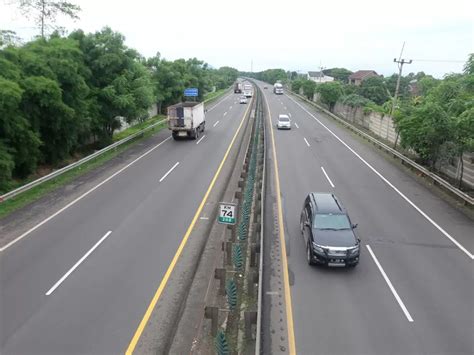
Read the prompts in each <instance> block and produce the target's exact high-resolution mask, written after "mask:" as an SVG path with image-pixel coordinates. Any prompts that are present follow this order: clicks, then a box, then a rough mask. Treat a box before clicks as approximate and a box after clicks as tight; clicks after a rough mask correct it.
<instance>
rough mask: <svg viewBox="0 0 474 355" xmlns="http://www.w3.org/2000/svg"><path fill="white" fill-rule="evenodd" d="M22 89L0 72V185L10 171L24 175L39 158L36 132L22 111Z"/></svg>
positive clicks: (5, 182) (30, 170)
mask: <svg viewBox="0 0 474 355" xmlns="http://www.w3.org/2000/svg"><path fill="white" fill-rule="evenodd" d="M22 95H23V90H22V89H21V88H20V86H19V85H18V84H17V83H15V82H13V81H11V80H7V79H5V78H3V77H2V76H0V171H3V169H5V170H4V171H3V172H2V173H0V189H5V188H6V187H7V186H8V181H9V180H10V179H11V177H12V175H17V176H20V177H25V176H27V175H28V174H30V173H31V172H33V171H34V169H35V168H36V164H37V161H38V159H39V150H38V147H39V145H40V144H41V142H40V140H39V138H38V136H37V135H36V134H35V133H34V132H33V131H32V129H31V126H30V124H29V122H28V121H27V120H26V119H25V117H24V116H23V115H22V112H21V110H20V103H21V101H22Z"/></svg>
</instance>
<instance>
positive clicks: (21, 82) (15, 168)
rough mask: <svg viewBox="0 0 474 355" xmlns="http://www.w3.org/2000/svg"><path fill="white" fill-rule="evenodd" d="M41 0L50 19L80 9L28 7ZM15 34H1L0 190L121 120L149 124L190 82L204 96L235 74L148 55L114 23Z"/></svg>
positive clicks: (107, 137)
mask: <svg viewBox="0 0 474 355" xmlns="http://www.w3.org/2000/svg"><path fill="white" fill-rule="evenodd" d="M43 3H44V4H45V6H46V10H45V11H49V10H48V6H53V7H54V6H56V8H55V10H54V11H57V12H56V13H54V11H53V12H51V13H49V14H46V15H48V16H49V15H51V16H55V14H59V13H61V12H64V11H66V13H67V14H69V15H71V16H73V15H74V13H73V12H69V11H74V9H75V7H74V6H72V7H70V6H69V5H68V3H65V2H52V1H38V2H33V1H24V3H23V5H24V6H25V9H26V8H27V7H28V6H37V5H38V4H43ZM33 10H34V9H33ZM32 15H34V16H36V15H37V12H36V10H34V11H32ZM43 15H45V14H43ZM51 19H54V18H49V19H48V18H46V17H45V20H48V21H49V22H51V21H50V20H51ZM13 35H14V33H12V32H11V31H10V32H9V31H0V142H1V152H0V156H1V157H0V159H1V161H0V165H1V166H0V168H1V169H2V173H1V174H0V189H1V190H2V191H5V190H6V189H7V188H8V186H11V185H12V184H11V181H12V180H13V179H15V178H21V179H23V178H26V177H28V176H29V175H30V174H32V173H34V172H35V170H36V168H37V165H38V164H40V165H41V164H47V165H51V166H53V167H55V166H58V165H62V164H63V163H64V161H65V160H66V159H69V158H70V156H71V155H74V154H76V153H77V152H78V151H80V150H83V148H84V146H85V145H91V144H94V145H95V148H98V147H101V146H104V145H106V144H108V143H109V142H112V139H113V134H114V132H115V131H116V130H117V129H118V128H119V127H120V125H121V122H122V120H123V119H125V120H126V121H127V122H128V123H132V122H137V121H138V122H142V121H144V120H145V119H146V118H147V117H148V110H149V108H150V107H151V105H152V104H153V103H158V104H159V106H160V105H170V104H174V103H176V102H177V101H180V100H182V98H183V97H182V95H183V90H184V89H185V88H186V87H190V86H193V87H197V88H198V89H199V91H200V98H201V97H202V96H204V95H205V94H206V93H207V92H210V91H212V90H213V89H214V88H217V89H220V88H227V87H229V86H230V85H231V84H232V83H233V82H234V81H235V80H236V78H237V75H238V71H237V70H236V69H233V68H230V67H222V68H219V69H211V68H209V67H208V65H207V64H206V63H204V62H202V61H200V60H198V59H196V58H192V59H188V60H184V59H179V60H175V61H166V60H162V59H161V58H160V57H159V55H157V56H155V57H154V58H150V59H148V60H145V59H144V58H142V57H141V56H140V55H139V54H138V52H137V51H135V50H133V49H130V48H128V47H126V46H125V44H124V42H125V38H124V37H123V36H122V35H121V34H120V33H118V32H114V31H112V30H111V29H110V28H104V29H103V30H101V31H99V32H96V33H91V34H85V33H84V32H83V31H81V30H78V31H75V32H73V33H71V35H69V36H67V37H64V36H63V35H61V34H60V33H58V32H56V33H53V34H52V35H51V36H50V37H49V38H48V39H44V38H39V39H35V40H33V41H30V42H28V43H26V44H24V45H21V46H14V44H15V43H16V41H13V39H12V38H11V36H13ZM2 46H3V47H2ZM2 48H3V49H2ZM160 110H161V107H160ZM137 127H138V126H137Z"/></svg>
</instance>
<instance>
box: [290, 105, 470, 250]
mask: <svg viewBox="0 0 474 355" xmlns="http://www.w3.org/2000/svg"><path fill="white" fill-rule="evenodd" d="M288 98H289V99H291V100H293V101H294V102H295V103H296V104H297V105H298V106H300V107H301V108H302V109H303V111H305V112H306V113H307V114H308V115H310V116H311V117H312V118H313V119H314V120H316V122H318V123H319V124H320V125H321V126H323V127H324V128H325V129H326V130H327V131H328V132H329V133H331V134H332V135H333V136H334V138H336V139H337V140H338V141H339V142H341V143H342V144H343V145H344V146H345V147H346V148H347V149H349V150H350V151H351V152H352V153H353V154H354V155H355V156H356V157H357V158H359V160H360V161H362V162H363V163H364V164H365V165H366V166H367V167H368V168H369V169H370V170H372V171H373V172H374V173H375V174H376V175H377V176H378V177H379V178H380V179H382V180H383V181H384V182H385V183H386V184H387V185H388V186H390V187H391V188H392V189H393V190H394V191H395V192H396V193H397V194H398V195H399V196H400V197H401V198H403V199H404V200H405V201H406V202H408V203H409V204H410V205H411V206H412V207H413V208H414V209H415V210H417V211H418V213H419V214H421V215H422V216H423V217H424V218H425V219H426V220H427V221H428V222H430V223H431V224H432V225H433V226H434V227H435V228H436V229H438V230H439V231H440V232H441V233H442V234H443V235H444V236H445V237H446V238H448V239H449V240H450V241H451V242H453V243H454V244H455V245H456V246H457V247H458V248H459V249H461V250H462V251H463V252H464V253H465V254H466V255H467V256H468V257H469V258H471V259H474V255H473V254H471V253H470V252H469V251H468V250H467V249H466V248H465V247H464V246H463V245H462V244H461V243H459V242H458V241H457V240H456V239H454V238H453V237H452V236H451V235H450V234H449V233H448V232H446V231H445V230H444V229H443V228H442V227H441V226H440V225H439V224H438V223H436V222H435V221H434V220H433V219H432V218H431V217H429V216H428V215H427V214H426V213H425V212H423V210H422V209H421V208H419V207H418V206H417V205H416V204H415V203H414V202H412V201H411V200H410V199H409V198H408V197H407V196H405V194H404V193H403V192H401V191H400V190H399V189H398V188H397V187H395V185H393V184H392V183H391V182H390V181H388V180H387V178H385V176H383V175H382V174H381V173H379V172H378V170H376V169H375V168H374V167H373V166H372V165H370V164H369V163H368V162H367V161H366V160H365V159H364V158H362V157H361V156H360V155H359V153H357V152H356V151H355V150H354V149H352V148H351V147H350V146H349V145H348V144H347V143H346V142H344V141H343V140H342V139H341V138H339V137H338V136H337V134H335V133H334V132H333V131H331V129H329V128H328V127H327V126H326V125H325V124H324V123H322V122H321V121H320V120H319V119H318V118H316V116H314V115H313V114H312V113H311V112H309V111H308V110H307V109H306V108H304V106H302V105H301V104H300V103H299V102H297V101H296V100H294V99H293V98H292V97H289V96H288Z"/></svg>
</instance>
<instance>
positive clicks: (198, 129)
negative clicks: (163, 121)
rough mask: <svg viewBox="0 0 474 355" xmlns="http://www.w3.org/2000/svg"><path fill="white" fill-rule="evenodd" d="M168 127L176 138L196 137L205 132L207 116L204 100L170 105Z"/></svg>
mask: <svg viewBox="0 0 474 355" xmlns="http://www.w3.org/2000/svg"><path fill="white" fill-rule="evenodd" d="M167 121H168V128H169V129H170V130H171V135H172V136H173V138H174V139H175V140H176V139H178V138H186V137H188V138H191V139H196V138H198V137H199V134H200V133H202V132H204V129H205V126H206V117H205V114H204V104H203V103H202V102H181V103H179V104H176V105H173V106H169V107H168V117H167Z"/></svg>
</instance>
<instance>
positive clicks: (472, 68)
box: [464, 53, 474, 75]
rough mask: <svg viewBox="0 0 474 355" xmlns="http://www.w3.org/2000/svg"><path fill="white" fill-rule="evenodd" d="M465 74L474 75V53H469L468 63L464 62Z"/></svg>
mask: <svg viewBox="0 0 474 355" xmlns="http://www.w3.org/2000/svg"><path fill="white" fill-rule="evenodd" d="M464 74H465V75H474V53H471V54H469V57H468V59H467V61H466V64H464Z"/></svg>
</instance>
